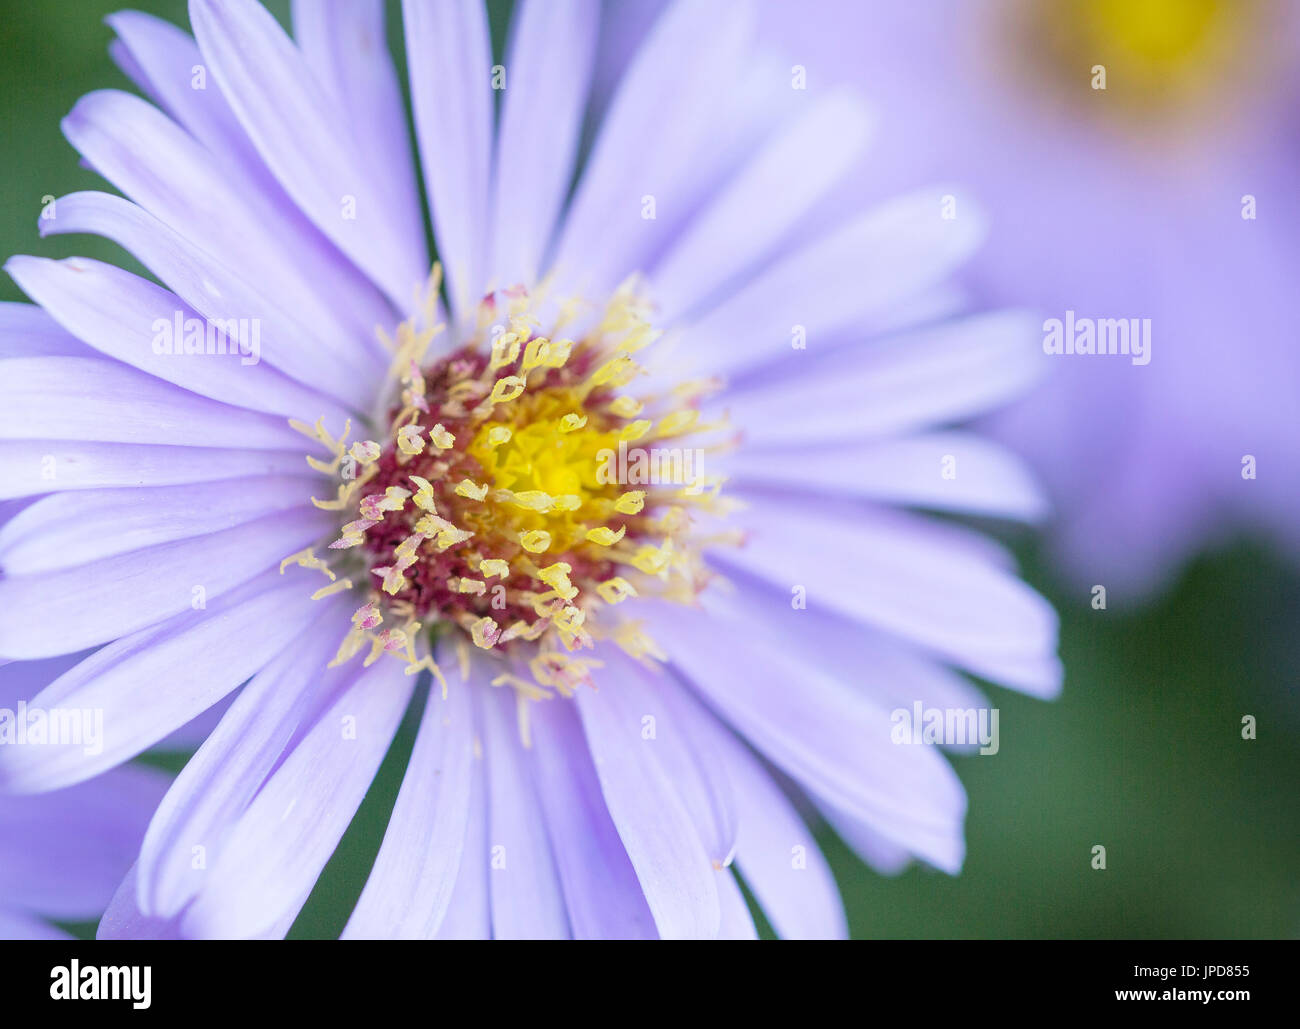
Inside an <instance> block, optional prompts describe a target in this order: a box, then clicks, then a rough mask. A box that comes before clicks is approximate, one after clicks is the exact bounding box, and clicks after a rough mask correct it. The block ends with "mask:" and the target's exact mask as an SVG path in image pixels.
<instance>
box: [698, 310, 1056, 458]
mask: <svg viewBox="0 0 1300 1029" xmlns="http://www.w3.org/2000/svg"><path fill="white" fill-rule="evenodd" d="M1040 335H1041V334H1040V333H1039V331H1038V323H1037V320H1036V318H1034V316H1032V315H1028V314H1026V313H1025V312H1023V311H995V312H992V313H990V314H980V315H974V316H971V317H968V318H961V319H957V320H954V321H949V322H944V323H941V324H938V325H927V326H923V327H921V328H915V329H910V330H908V331H905V332H902V333H900V334H898V335H897V336H894V337H891V338H887V339H880V340H874V341H870V342H865V343H857V342H854V343H850V344H839V343H837V342H829V343H825V344H823V345H817V344H814V343H812V342H810V343H809V348H810V349H809V350H807V351H804V350H796V349H793V348H792V347H790V346H789V339H787V347H786V352H785V354H784V355H783V356H782V357H780V358H779V359H776V360H774V361H773V362H772V364H770V365H769V366H767V367H765V368H764V370H763V375H762V377H761V379H759V380H758V381H757V382H755V383H754V384H753V385H752V386H749V384H747V383H742V384H740V385H739V387H738V388H735V389H729V390H727V391H726V392H725V394H724V396H725V401H723V403H725V406H726V408H727V410H728V411H729V412H730V413H731V417H732V418H733V420H734V421H735V424H736V425H738V426H741V427H743V429H744V430H745V440H746V442H747V443H749V444H752V445H753V446H754V447H755V448H759V447H767V446H787V447H789V446H796V445H800V446H807V445H809V444H813V443H821V442H825V441H827V440H847V439H863V438H867V437H879V436H885V435H891V434H896V433H902V432H906V431H908V430H911V429H919V428H926V427H929V426H932V425H941V424H948V423H951V422H956V421H960V420H963V419H966V418H969V417H971V416H973V415H977V414H982V413H984V412H985V411H989V410H991V409H992V408H994V407H996V406H997V405H999V404H1002V403H1004V402H1006V401H1007V400H1010V399H1013V398H1014V397H1016V396H1018V395H1020V394H1021V393H1023V392H1025V391H1026V390H1027V389H1028V388H1029V387H1030V386H1031V385H1032V384H1033V383H1034V381H1035V380H1037V379H1038V378H1039V377H1040V375H1041V373H1042V362H1041V360H1040V358H1041V357H1042V352H1041V349H1040V346H1039V337H1040ZM828 348H829V349H828Z"/></svg>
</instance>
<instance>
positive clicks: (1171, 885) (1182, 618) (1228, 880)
mask: <svg viewBox="0 0 1300 1029" xmlns="http://www.w3.org/2000/svg"><path fill="white" fill-rule="evenodd" d="M118 6H119V4H118V3H114V2H110V0H87V2H86V3H84V4H82V5H79V9H78V11H77V13H76V16H75V17H72V16H68V17H63V18H61V19H58V20H54V19H51V18H50V17H49V14H48V12H42V10H41V9H40V8H37V7H34V6H29V5H13V6H12V8H11V9H10V10H9V11H8V12H7V13H6V16H5V18H4V19H0V87H3V90H4V95H5V97H6V102H5V104H4V105H3V107H2V108H0V139H3V140H4V142H5V152H6V153H7V155H8V156H9V160H8V161H6V162H5V164H4V167H3V168H2V169H0V196H3V205H0V252H3V253H5V254H8V253H13V252H26V253H37V254H42V255H47V256H51V257H63V256H69V255H71V254H72V253H74V252H76V253H81V254H84V255H85V256H89V257H97V258H101V259H108V260H113V261H114V262H115V263H124V264H125V265H126V266H127V267H131V268H133V269H135V268H137V266H135V265H134V264H133V263H131V262H129V260H128V261H123V255H122V254H121V252H120V251H118V250H116V248H114V247H113V246H112V245H111V244H107V243H104V242H103V241H100V240H96V239H91V238H89V237H77V238H75V239H72V240H62V239H59V238H51V239H46V240H43V241H37V239H36V218H37V215H38V214H39V212H40V209H41V205H42V203H43V202H44V198H46V197H50V196H62V195H64V194H66V193H69V192H72V191H74V190H77V189H86V188H97V187H98V186H99V185H100V183H99V180H98V179H97V177H96V176H94V175H93V173H91V172H89V171H87V170H85V169H78V168H77V167H76V166H75V164H74V163H73V162H71V161H69V160H68V159H67V158H68V156H69V154H70V151H69V149H68V147H67V144H66V142H65V141H64V140H63V138H62V136H61V134H60V132H59V128H58V121H59V119H60V118H61V117H62V116H63V115H64V114H66V113H67V111H68V110H69V109H70V108H71V106H72V104H73V103H74V102H75V100H76V99H77V98H78V97H79V96H80V95H81V94H83V93H85V92H87V91H89V90H91V89H94V88H98V87H102V86H105V85H109V84H121V85H123V86H124V87H125V80H123V79H122V78H120V76H117V73H116V72H115V71H114V69H113V68H112V66H111V64H110V63H109V61H108V60H107V58H106V56H105V47H106V44H107V42H108V40H109V38H110V35H111V34H110V32H109V31H108V29H107V28H106V27H102V26H97V25H96V22H95V17H94V10H95V9H98V10H99V12H100V13H102V14H108V13H110V12H111V11H113V10H115V9H117V8H118ZM138 6H140V7H142V8H143V9H145V10H148V11H150V12H152V13H156V14H158V15H160V16H162V17H164V18H167V19H169V20H171V21H173V22H177V23H184V22H185V21H186V12H185V4H184V3H183V0H150V2H146V3H141V4H139V5H138ZM270 6H271V8H272V10H273V11H274V12H275V13H276V15H277V16H278V17H280V18H281V20H282V21H287V6H288V5H287V2H286V3H272V4H271V5H270ZM657 6H658V5H656V4H654V3H625V4H616V5H611V6H610V7H609V9H608V10H607V18H606V22H605V26H604V30H603V32H602V57H603V59H604V60H603V64H604V70H603V71H598V73H597V82H598V83H600V82H606V83H608V82H612V81H613V80H614V78H615V77H616V75H617V71H618V67H619V62H620V53H621V51H620V46H621V45H622V41H623V40H624V39H625V38H626V36H627V32H626V25H627V24H628V23H637V22H640V23H644V22H645V21H646V20H648V19H649V18H652V17H653V16H654V14H655V10H656V7H657ZM491 13H492V20H493V25H492V29H493V35H494V38H496V39H502V38H504V31H503V30H504V27H505V25H506V23H507V20H508V17H509V13H510V4H509V3H494V4H492V5H491ZM390 14H391V15H392V16H393V17H394V18H395V17H396V14H397V12H396V10H395V9H394V10H392V11H390ZM765 14H766V17H767V18H768V25H767V31H768V33H769V36H770V38H771V39H772V41H773V42H774V43H775V44H777V45H779V46H780V47H782V48H783V49H784V50H785V52H787V53H788V54H790V55H791V56H790V60H791V63H798V64H800V65H802V66H804V68H805V69H806V74H807V83H808V89H809V90H810V91H817V90H824V89H828V88H829V87H831V86H832V85H833V84H835V83H837V82H840V81H844V80H849V81H853V82H855V83H857V84H859V85H860V86H862V87H863V88H864V90H865V91H866V93H867V94H868V97H869V99H870V100H871V101H872V102H873V104H874V105H875V107H876V113H877V118H878V120H877V127H876V133H877V134H876V139H875V144H874V145H873V146H872V147H871V148H870V150H869V153H868V156H867V158H866V160H865V161H864V165H863V175H862V176H861V181H860V182H858V183H855V184H854V187H853V188H854V189H855V190H857V191H858V192H859V195H860V192H861V190H862V189H863V188H870V189H871V190H873V191H877V192H878V193H879V196H880V197H881V198H884V197H886V196H889V195H891V194H894V193H897V192H898V190H899V188H900V187H914V186H915V185H916V184H917V183H918V181H925V180H927V179H928V180H930V181H942V182H956V183H960V184H961V185H960V187H954V198H955V200H956V203H957V212H958V217H960V216H961V212H962V211H963V210H964V209H965V207H964V201H965V200H966V198H967V197H969V198H970V200H971V201H972V202H973V201H975V200H976V199H978V201H979V203H980V205H981V206H982V207H983V208H984V209H985V210H987V211H988V212H989V213H990V214H991V216H992V234H991V239H990V242H989V243H988V244H987V245H986V246H985V248H984V249H983V251H981V253H980V255H979V256H978V258H977V260H976V261H975V262H974V263H973V265H972V271H971V275H970V276H969V277H968V279H967V286H968V288H969V290H970V292H971V293H972V294H975V295H976V296H978V297H980V298H981V299H983V300H985V301H986V302H987V304H986V306H988V305H992V304H1000V303H1013V304H1017V305H1031V306H1035V307H1037V308H1038V309H1039V310H1041V311H1042V313H1043V317H1044V318H1048V317H1057V318H1060V317H1063V316H1064V313H1065V311H1067V310H1074V311H1076V312H1077V313H1078V314H1079V315H1080V316H1081V317H1085V316H1086V317H1096V318H1105V317H1115V318H1121V317H1123V318H1128V317H1138V318H1150V319H1151V320H1152V325H1153V330H1152V338H1153V347H1152V352H1153V356H1152V361H1151V363H1150V364H1149V365H1147V366H1135V365H1133V364H1131V363H1130V362H1128V361H1127V360H1124V359H1121V358H1116V357H1106V358H1098V357H1092V358H1088V357H1047V356H1045V357H1044V360H1045V361H1047V362H1049V363H1050V364H1052V365H1054V367H1051V368H1049V371H1051V372H1052V373H1053V375H1052V378H1053V382H1052V383H1051V384H1050V385H1049V386H1048V387H1047V390H1046V391H1045V392H1048V393H1049V395H1046V396H1043V397H1041V398H1039V399H1038V400H1037V401H1036V402H1034V403H1032V404H1030V405H1028V406H1026V407H1023V408H1021V409H1020V410H1019V411H1017V412H1014V414H1013V415H1012V416H1011V417H1008V418H1006V419H1004V420H1002V421H1001V422H1000V424H999V426H998V428H999V430H1000V431H1001V432H1002V433H1003V434H1004V435H1005V437H1006V438H1007V439H1008V440H1009V441H1010V442H1012V443H1013V445H1015V446H1017V447H1018V448H1020V449H1021V450H1023V451H1024V452H1026V453H1027V454H1028V455H1029V456H1030V457H1031V458H1032V459H1034V460H1035V461H1036V462H1037V463H1038V465H1039V466H1040V468H1041V469H1042V471H1043V473H1044V475H1045V477H1046V478H1047V480H1048V482H1049V484H1050V485H1051V486H1052V488H1053V492H1054V494H1055V501H1056V509H1057V514H1056V520H1055V522H1054V523H1053V524H1051V525H1049V526H1048V527H1047V531H1046V534H1045V536H1044V537H1043V540H1042V541H1041V543H1040V542H1038V541H1036V540H1033V539H1030V538H1022V539H1016V540H1013V542H1015V543H1016V545H1017V549H1018V553H1019V555H1020V556H1021V557H1022V559H1023V560H1024V561H1025V562H1026V564H1027V574H1028V576H1029V578H1030V580H1031V582H1033V583H1034V585H1036V586H1037V587H1038V588H1040V589H1042V590H1044V591H1045V592H1046V593H1047V594H1048V595H1049V597H1050V598H1051V599H1053V601H1054V602H1055V603H1056V606H1057V608H1058V610H1059V611H1060V612H1061V616H1062V626H1061V638H1062V647H1061V653H1062V657H1063V659H1064V661H1065V663H1066V667H1067V669H1068V678H1067V683H1066V690H1065V694H1064V697H1063V698H1062V700H1061V701H1059V702H1058V703H1056V704H1053V705H1041V704H1039V705H1035V704H1034V703H1033V702H1031V701H1028V700H1024V699H1022V698H1018V697H1015V696H1012V695H1009V694H1008V693H1006V692H1003V691H998V692H997V693H996V698H997V702H998V704H999V706H1000V707H1001V709H1002V730H1003V731H1002V747H1001V750H1000V752H999V754H998V755H997V756H996V757H991V758H969V759H964V760H960V761H958V763H957V767H958V771H959V773H960V775H961V777H962V779H963V781H964V783H965V785H966V787H967V790H968V793H969V797H970V818H969V820H968V840H967V848H968V849H967V861H966V864H965V868H964V871H963V874H962V875H961V876H960V877H958V878H956V879H949V878H947V877H945V876H941V875H937V874H934V873H929V872H925V871H923V870H920V869H916V868H913V869H910V870H909V871H907V872H905V873H903V874H902V875H900V876H898V877H896V878H882V877H880V876H879V875H876V874H875V873H873V872H870V871H868V870H866V869H865V868H862V867H860V866H858V865H857V863H856V859H855V858H853V857H852V856H851V855H850V853H849V851H848V849H847V848H846V847H844V846H843V845H841V844H839V843H838V842H836V841H835V840H834V838H833V837H831V836H830V834H829V832H828V833H827V836H826V840H825V843H826V846H827V851H828V855H829V856H830V858H831V860H832V863H833V864H834V865H835V866H836V872H837V875H838V877H839V879H840V882H841V885H842V887H843V892H844V895H845V900H846V903H847V906H848V913H849V921H850V929H851V932H852V933H853V934H854V935H858V936H867V935H883V936H909V935H916V936H949V935H957V936H1062V935H1063V936H1076V935H1077V936H1107V935H1123V936H1147V937H1156V936H1210V937H1213V936H1278V935H1294V933H1295V928H1296V926H1297V925H1300V877H1298V876H1297V875H1296V871H1297V869H1298V868H1300V798H1298V797H1297V795H1296V790H1295V788H1294V784H1295V783H1296V782H1297V781H1300V774H1298V773H1300V743H1298V742H1297V741H1300V704H1297V703H1296V685H1295V684H1296V681H1297V676H1300V649H1298V648H1297V647H1296V646H1295V624H1296V619H1297V616H1298V615H1300V581H1298V580H1297V578H1296V575H1295V572H1294V566H1293V565H1292V564H1291V563H1290V560H1291V557H1290V555H1293V554H1294V553H1295V549H1296V543H1297V540H1298V539H1300V533H1297V520H1296V518H1295V514H1294V509H1295V505H1296V502H1297V501H1298V500H1300V487H1298V486H1297V479H1298V477H1300V471H1298V469H1300V459H1298V458H1297V454H1296V453H1295V451H1296V448H1297V446H1298V443H1297V441H1298V440H1300V433H1297V432H1296V430H1295V428H1294V424H1293V423H1294V418H1295V414H1294V411H1295V407H1296V400H1297V394H1298V393H1300V375H1298V374H1297V362H1298V361H1300V357H1298V354H1297V350H1296V347H1295V344H1294V342H1293V335H1292V332H1291V328H1292V325H1293V324H1294V323H1293V322H1292V321H1291V320H1290V318H1289V315H1290V314H1291V310H1292V306H1293V305H1294V303H1295V301H1294V299H1293V298H1292V297H1291V296H1290V294H1293V293H1295V290H1294V288H1291V282H1292V281H1293V280H1294V278H1295V276H1296V272H1297V269H1298V267H1300V265H1298V258H1300V255H1298V254H1297V253H1296V247H1297V242H1300V219H1298V218H1297V217H1296V215H1297V210H1296V205H1297V203H1298V202H1300V201H1297V198H1296V196H1295V194H1294V191H1289V190H1288V189H1287V185H1288V181H1289V178H1288V177H1289V175H1290V174H1291V173H1292V170H1293V168H1294V167H1295V163H1296V162H1295V157H1296V155H1297V147H1296V145H1295V144H1296V132H1295V130H1296V105H1295V104H1294V100H1295V99H1296V96H1297V90H1296V73H1297V67H1298V66H1297V65H1296V62H1295V53H1294V50H1295V42H1296V39H1297V36H1296V32H1295V24H1294V22H1295V16H1294V15H1293V14H1292V13H1291V12H1290V11H1289V10H1288V9H1286V8H1285V7H1284V6H1283V5H1281V4H1272V5H1270V4H1263V3H1246V2H1242V3H1229V2H1228V0H1223V2H1219V3H1215V2H1211V0H1205V2H1202V0H1131V2H1128V3H1123V2H1119V0H1116V2H1114V3H1112V2H1109V0H1096V2H1093V3H1083V2H1077V3H1076V2H1074V0H1063V2H1060V3H1054V4H1051V5H1046V4H1041V3H1039V4H1033V3H1029V2H1028V0H1000V2H994V0H969V2H945V3H938V2H927V3H919V4H918V3H909V2H907V0H897V2H887V3H886V2H873V3H849V2H832V0H820V2H818V3H815V4H812V5H809V4H807V3H800V4H794V3H789V4H785V3H772V4H769V5H765ZM394 27H395V26H394ZM398 37H399V33H397V32H396V31H393V32H390V38H398ZM397 59H398V61H399V62H400V61H401V55H400V53H399V54H398V55H397ZM1098 64H1101V65H1104V66H1105V67H1106V72H1107V77H1106V89H1105V90H1100V89H1093V88H1092V87H1093V81H1094V76H1095V73H1094V71H1093V67H1094V65H1098ZM602 76H603V78H602ZM1246 197H1252V198H1254V210H1253V213H1254V215H1255V216H1254V217H1253V218H1246V217H1243V213H1245V212H1246V210H1247V201H1246V200H1245V199H1244V198H1246ZM829 217H833V213H832V214H831V215H829ZM0 299H2V300H18V299H21V294H20V293H19V292H18V291H17V289H16V288H15V287H14V286H13V284H12V283H10V282H8V281H4V282H0ZM1245 455H1253V456H1255V457H1256V458H1257V466H1258V476H1257V478H1255V479H1253V480H1251V479H1243V478H1242V476H1241V460H1242V457H1243V456H1245ZM10 513H11V512H10ZM2 517H6V512H4V511H0V518H2ZM1094 584H1105V585H1107V587H1108V602H1109V603H1108V608H1107V609H1105V610H1099V609H1097V608H1095V607H1094V606H1093V604H1092V602H1091V601H1092V593H1091V587H1092V586H1093V585H1094ZM1139 601H1146V606H1145V607H1144V608H1142V609H1137V607H1136V605H1137V603H1138V602H1139ZM4 675H5V671H4V669H3V668H0V683H2V682H3V677H4ZM1245 715H1251V716H1253V717H1254V718H1255V719H1256V720H1257V723H1258V738H1257V739H1255V740H1253V741H1247V740H1243V739H1242V737H1241V722H1242V718H1243V716H1245ZM413 738H414V726H413V725H409V724H408V725H406V726H405V727H404V729H403V732H402V734H401V735H400V736H399V739H398V742H397V744H395V746H394V747H393V749H392V751H391V752H390V753H389V755H388V757H387V759H386V761H385V763H384V766H383V768H382V769H381V771H380V776H379V779H378V781H377V782H376V785H375V786H374V787H373V788H372V790H371V792H370V795H369V796H368V798H367V800H366V803H365V804H363V806H362V808H361V810H360V812H359V813H358V815H357V817H356V819H355V820H354V822H353V824H352V827H351V829H350V830H349V833H348V835H347V836H346V837H345V839H344V844H343V846H342V847H341V848H340V849H339V851H338V853H337V854H336V856H335V858H334V860H333V861H332V862H331V864H330V866H329V867H327V869H326V871H325V874H324V876H323V877H322V879H321V881H320V883H319V884H318V887H317V889H316V891H315V894H314V895H313V898H312V899H311V900H310V901H309V902H308V905H307V907H306V909H305V910H304V911H303V913H302V915H301V916H300V918H299V921H298V923H297V925H296V926H295V928H294V931H293V934H292V935H301V936H312V935H332V934H337V932H338V931H339V930H340V929H341V927H342V924H343V920H345V919H346V916H347V912H348V911H349V910H350V909H351V907H352V905H353V903H354V902H355V899H356V891H357V889H359V885H358V884H359V883H360V882H361V881H362V880H364V876H365V871H366V870H367V869H368V868H369V866H370V864H371V862H372V861H373V859H374V856H375V853H376V851H377V849H378V846H379V841H380V839H381V838H382V832H383V826H384V824H385V822H386V820H387V816H388V812H389V810H390V809H391V806H392V804H393V800H394V798H395V796H396V791H397V787H398V783H399V782H400V776H401V770H402V769H403V768H404V767H405V765H406V762H407V758H408V756H409V752H410V748H411V745H412V741H413ZM1096 845H1103V846H1105V847H1106V848H1107V854H1108V866H1107V868H1106V870H1105V871H1099V870H1094V869H1093V868H1092V867H1091V856H1092V848H1093V847H1094V846H1096Z"/></svg>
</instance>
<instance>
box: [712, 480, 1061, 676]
mask: <svg viewBox="0 0 1300 1029" xmlns="http://www.w3.org/2000/svg"><path fill="white" fill-rule="evenodd" d="M737 521H738V522H739V524H741V525H745V526H747V527H750V528H752V534H751V535H750V537H749V539H748V541H747V542H746V545H745V546H744V547H743V548H741V549H739V550H736V551H734V552H728V553H726V554H725V555H724V556H721V557H719V561H720V562H722V563H723V564H725V565H727V566H728V567H738V568H742V569H744V570H746V571H749V572H751V573H752V574H754V575H757V576H759V577H760V578H762V579H766V580H768V581H770V582H772V583H775V584H777V585H779V586H781V587H783V588H785V589H787V590H788V589H790V588H791V587H792V586H795V585H800V586H804V587H805V588H806V589H807V591H808V598H809V603H810V604H813V605H824V606H825V607H827V608H829V609H831V610H834V611H838V612H840V613H842V614H844V615H847V616H849V617H850V618H854V619H857V620H860V621H864V622H867V623H869V624H871V625H874V626H876V627H878V628H881V629H885V630H887V631H889V632H892V633H895V634H897V635H899V636H901V637H903V638H904V639H907V640H909V641H911V642H912V643H914V644H917V645H919V646H922V647H925V648H926V649H928V650H930V651H931V652H933V653H935V654H939V655H941V656H942V657H944V658H946V659H948V660H950V661H952V662H954V663H956V664H958V665H960V666H961V667H963V668H965V669H967V670H968V671H971V672H975V673H976V674H978V675H983V676H985V677H987V678H989V679H992V680H993V681H995V682H1000V683H1003V684H1005V685H1008V686H1014V687H1016V688H1017V689H1022V690H1024V691H1025V692H1028V693H1033V694H1036V695H1042V696H1052V695H1054V694H1055V693H1056V691H1058V690H1059V689H1060V684H1061V667H1060V662H1059V661H1058V660H1057V658H1056V657H1055V654H1056V634H1057V618H1056V613H1055V612H1054V611H1053V610H1052V608H1051V606H1050V605H1049V604H1048V603H1047V602H1046V601H1045V600H1043V598H1042V597H1040V596H1039V595H1038V594H1037V593H1035V592H1034V591H1033V590H1032V589H1030V588H1029V587H1028V586H1026V585H1025V584H1024V583H1022V582H1021V581H1020V580H1019V579H1017V578H1016V577H1015V576H1014V574H1013V573H1011V572H1008V571H1007V570H1005V569H1004V568H1002V567H1001V566H999V565H997V564H994V563H991V562H989V561H988V560H987V559H986V558H985V556H984V553H983V552H982V551H983V548H982V547H980V546H976V547H973V548H972V547H966V546H964V545H962V543H961V535H960V534H958V533H957V532H956V531H955V530H954V529H952V528H951V527H949V526H945V525H939V524H933V525H932V524H931V523H930V522H929V521H927V520H926V519H924V518H922V517H919V516H915V515H911V514H907V513H904V512H897V511H888V510H885V509H882V508H874V507H868V506H867V505H852V506H851V508H850V507H847V506H845V507H839V508H837V507H836V506H835V505H834V504H833V503H832V502H830V501H827V500H823V501H821V502H819V503H817V504H816V505H814V504H811V503H809V502H808V501H807V500H806V499H805V498H803V497H798V498H796V497H794V496H787V497H784V498H782V501H781V503H780V504H774V503H772V502H771V501H770V500H769V501H768V502H766V503H763V502H762V501H761V500H759V502H758V506H756V507H755V508H753V509H751V510H749V511H745V512H742V513H741V514H740V515H738V516H737Z"/></svg>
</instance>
